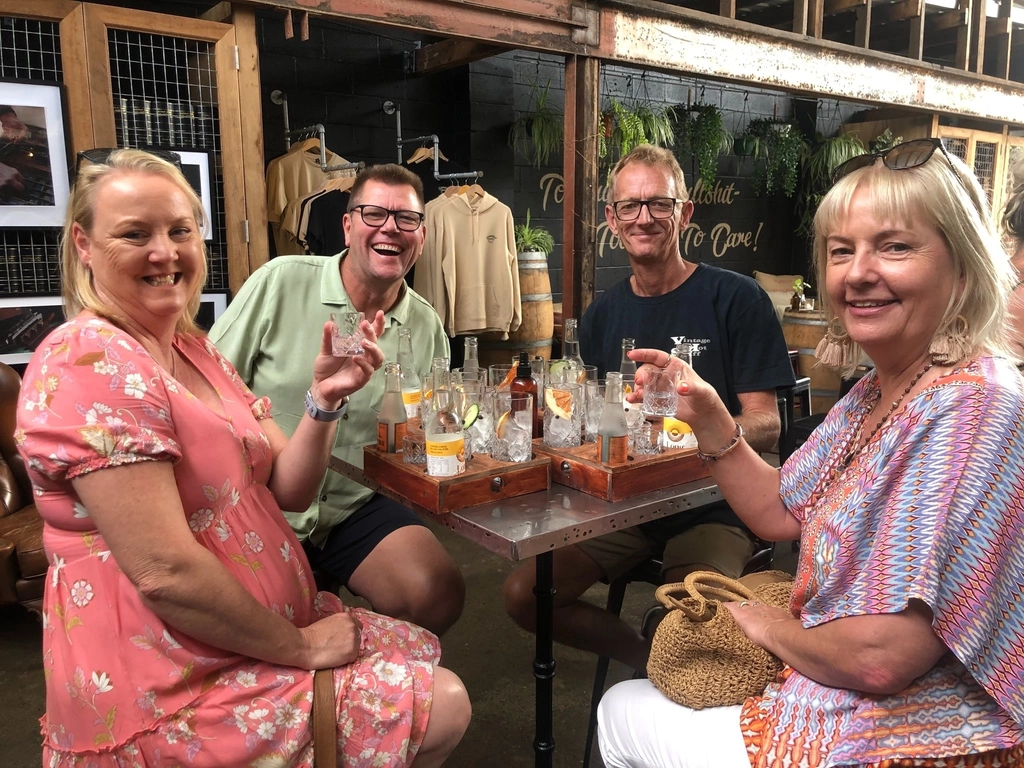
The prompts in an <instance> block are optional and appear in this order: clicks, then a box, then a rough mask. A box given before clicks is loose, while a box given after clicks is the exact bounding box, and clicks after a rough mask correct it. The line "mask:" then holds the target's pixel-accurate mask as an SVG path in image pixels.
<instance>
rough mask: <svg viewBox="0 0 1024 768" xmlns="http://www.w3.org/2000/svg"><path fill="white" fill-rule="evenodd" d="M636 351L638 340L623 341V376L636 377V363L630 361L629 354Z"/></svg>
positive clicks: (620, 366)
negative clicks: (631, 375)
mask: <svg viewBox="0 0 1024 768" xmlns="http://www.w3.org/2000/svg"><path fill="white" fill-rule="evenodd" d="M634 349H636V339H623V340H622V362H620V363H619V373H621V374H622V375H623V376H627V375H629V374H633V375H636V361H635V360H630V359H629V354H628V353H629V352H632V351H633V350H634Z"/></svg>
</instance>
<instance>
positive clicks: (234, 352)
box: [210, 165, 465, 634]
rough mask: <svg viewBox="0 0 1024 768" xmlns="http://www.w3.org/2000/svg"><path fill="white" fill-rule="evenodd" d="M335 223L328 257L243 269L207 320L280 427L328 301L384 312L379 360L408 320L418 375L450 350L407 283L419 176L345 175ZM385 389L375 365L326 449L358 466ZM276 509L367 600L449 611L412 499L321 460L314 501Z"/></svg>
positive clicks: (341, 307) (448, 572)
mask: <svg viewBox="0 0 1024 768" xmlns="http://www.w3.org/2000/svg"><path fill="white" fill-rule="evenodd" d="M417 213H418V214H419V216H416V215H415V214H417ZM381 219H383V220H381ZM368 221H369V222H370V223H368ZM342 226H343V227H344V231H345V240H346V243H347V245H348V249H347V250H345V251H342V252H341V253H339V254H337V255H335V256H333V257H331V258H324V257H322V256H284V257H279V258H277V259H274V260H272V261H271V262H269V263H268V264H266V265H264V266H263V267H261V268H260V269H258V270H257V271H256V272H254V273H253V274H252V275H251V276H250V277H249V279H248V280H247V281H246V282H245V285H243V286H242V290H241V291H239V293H238V296H236V297H235V299H234V301H232V302H231V304H230V305H229V306H228V308H227V311H226V312H225V313H224V314H223V315H222V316H221V317H220V318H219V319H218V320H217V322H216V323H215V324H214V326H213V328H212V330H211V331H210V338H211V339H212V341H213V342H214V343H215V344H216V345H217V348H218V349H219V350H220V351H221V352H222V353H223V354H224V355H225V356H226V357H227V358H228V359H229V360H231V362H232V363H234V365H235V367H236V368H237V369H238V372H239V374H240V375H241V377H242V379H244V380H245V382H246V383H247V384H248V385H249V386H250V388H251V389H252V390H253V392H255V393H256V394H257V395H260V396H263V395H265V396H268V397H269V398H270V400H271V403H272V404H273V415H274V420H275V421H276V422H277V423H278V424H279V425H280V426H281V428H282V429H284V430H285V432H287V433H288V434H289V435H290V434H291V433H292V432H293V431H294V430H295V427H296V426H297V424H298V422H299V420H300V418H301V416H302V414H303V412H304V405H303V403H304V397H305V392H306V388H307V386H308V385H309V381H310V380H311V376H312V368H311V361H312V360H313V359H314V358H315V356H316V351H317V350H318V349H319V346H320V333H321V329H322V328H323V324H324V323H325V322H327V321H328V319H329V317H330V313H331V312H339V313H343V312H351V311H359V312H363V313H364V314H365V315H366V317H367V318H373V317H374V316H375V315H376V313H377V311H378V310H379V311H381V312H383V313H384V333H383V335H382V336H381V337H380V339H378V342H377V343H378V345H379V346H380V348H381V349H382V350H383V351H384V355H385V357H386V359H387V360H397V359H398V329H399V328H402V327H406V328H410V329H411V330H412V336H413V353H414V355H415V360H416V369H417V373H418V374H419V375H420V377H424V376H425V375H426V374H427V373H429V372H430V363H431V360H432V358H434V357H447V356H449V354H450V352H449V347H448V337H447V335H446V334H445V332H444V329H443V327H442V325H441V321H440V320H439V319H438V317H437V314H436V313H435V312H434V310H433V308H432V307H431V306H430V305H429V304H428V303H427V302H426V301H425V300H424V299H423V298H422V297H420V296H419V295H418V294H417V293H416V292H415V291H413V290H412V289H411V288H410V287H409V286H408V285H406V283H405V275H406V273H407V272H408V271H409V269H410V268H411V267H412V265H413V264H414V263H415V261H416V259H417V258H418V257H419V255H420V252H421V251H422V250H423V242H424V239H425V232H424V227H423V185H422V183H421V182H420V180H419V178H418V177H417V176H416V175H415V174H413V173H411V172H410V171H408V170H407V169H405V168H402V167H401V166H398V165H378V166H372V167H371V168H368V169H366V170H365V171H363V172H362V173H360V174H359V176H358V177H357V179H356V182H355V184H353V186H352V189H351V197H350V201H349V206H348V213H346V214H345V216H344V217H343V220H342ZM383 391H384V376H383V373H382V372H381V371H378V372H377V373H375V374H374V376H373V378H372V379H371V380H370V382H369V383H368V384H367V385H366V386H365V387H363V389H361V390H359V391H358V392H355V393H353V394H352V395H351V397H350V400H349V403H348V408H347V412H346V413H345V415H344V416H342V420H341V421H340V423H339V426H338V432H337V437H336V442H335V447H334V455H335V456H338V457H339V458H342V459H344V460H345V461H348V462H350V463H352V464H356V465H358V466H362V448H363V446H364V445H368V444H371V443H374V442H375V441H376V436H377V410H378V409H379V408H380V402H381V396H382V394H383ZM285 514H286V516H287V518H288V522H289V523H290V524H291V526H292V528H293V529H294V530H295V533H296V534H298V536H299V538H300V539H302V540H303V546H304V548H305V550H306V554H307V555H308V556H309V559H310V562H311V564H312V565H313V567H314V568H317V569H320V570H324V571H327V572H329V573H330V574H331V575H333V576H334V577H335V578H337V579H338V580H339V581H341V582H342V583H343V584H345V585H346V587H347V588H348V589H349V590H350V591H351V592H353V593H355V594H358V595H361V596H363V597H365V598H366V599H367V600H369V601H370V603H371V604H372V605H373V607H374V610H376V611H378V612H380V613H384V614H387V615H389V616H395V617H396V618H401V619H406V620H409V621H412V622H414V623H416V624H419V625H420V626H423V627H425V628H427V629H429V630H431V631H433V632H435V633H437V634H441V633H442V632H444V631H445V630H446V629H448V627H450V626H451V625H452V624H454V623H455V621H456V619H458V617H459V614H460V613H461V612H462V605H463V601H464V598H465V584H464V582H463V580H462V575H461V573H460V572H459V569H458V566H456V565H455V563H454V562H453V561H452V559H451V557H450V556H449V555H448V553H447V552H446V551H445V549H444V548H443V547H442V546H441V544H440V542H438V540H437V539H436V538H435V537H434V535H433V533H431V532H430V530H429V529H428V528H426V527H425V526H424V525H423V524H422V523H421V522H420V521H419V519H418V518H417V517H416V515H415V514H414V513H413V512H412V511H411V510H409V509H407V508H405V507H403V506H401V505H400V504H398V503H397V502H394V501H392V500H390V499H387V498H385V497H383V496H380V495H379V494H374V492H373V491H371V490H370V489H368V488H366V487H364V486H362V485H360V484H359V483H356V482H355V481H353V480H349V479H347V478H345V477H343V476H341V475H339V474H338V473H336V472H332V471H328V472H327V476H326V477H325V478H324V484H323V486H322V488H321V491H320V493H319V494H318V497H317V501H315V502H314V503H313V505H312V506H311V507H310V508H309V509H307V510H304V511H293V512H288V511H286V512H285Z"/></svg>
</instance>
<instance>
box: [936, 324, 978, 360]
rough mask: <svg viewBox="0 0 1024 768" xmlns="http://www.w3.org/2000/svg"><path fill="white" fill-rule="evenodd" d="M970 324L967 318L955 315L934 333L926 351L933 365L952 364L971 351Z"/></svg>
mask: <svg viewBox="0 0 1024 768" xmlns="http://www.w3.org/2000/svg"><path fill="white" fill-rule="evenodd" d="M969 331H970V326H969V325H968V324H967V318H966V317H964V316H963V315H959V314H958V315H956V316H955V317H954V318H953V319H952V320H950V321H949V324H948V325H946V327H945V328H943V329H942V330H941V331H940V332H938V333H936V334H935V338H933V339H932V343H931V345H930V346H929V347H928V353H929V354H930V355H931V356H932V363H933V364H934V365H953V364H954V363H958V362H959V361H961V360H963V359H964V358H965V357H967V355H969V354H970V352H971V340H970V337H969V336H968V333H969Z"/></svg>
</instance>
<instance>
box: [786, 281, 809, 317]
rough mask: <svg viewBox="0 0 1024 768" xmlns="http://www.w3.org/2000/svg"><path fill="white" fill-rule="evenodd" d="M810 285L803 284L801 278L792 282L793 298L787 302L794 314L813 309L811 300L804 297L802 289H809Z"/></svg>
mask: <svg viewBox="0 0 1024 768" xmlns="http://www.w3.org/2000/svg"><path fill="white" fill-rule="evenodd" d="M810 287H811V284H810V283H805V282H804V279H803V278H802V277H798V278H797V279H796V280H794V281H793V298H792V299H790V301H789V308H790V309H791V310H793V311H794V312H806V311H809V310H811V309H814V305H813V304H812V303H811V300H810V299H808V298H807V297H805V296H804V289H806V288H810Z"/></svg>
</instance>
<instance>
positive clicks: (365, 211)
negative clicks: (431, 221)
mask: <svg viewBox="0 0 1024 768" xmlns="http://www.w3.org/2000/svg"><path fill="white" fill-rule="evenodd" d="M351 211H359V217H360V218H361V219H362V220H363V224H365V225H366V226H368V227H383V226H384V223H385V222H386V221H387V220H388V216H394V217H395V226H396V227H398V228H399V229H400V230H402V231H403V232H415V231H416V230H417V229H419V228H420V225H421V224H422V223H423V219H424V215H423V214H422V213H420V212H419V211H392V210H389V209H387V208H381V207H380V206H379V205H354V206H352V208H350V209H349V212H351Z"/></svg>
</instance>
